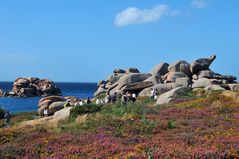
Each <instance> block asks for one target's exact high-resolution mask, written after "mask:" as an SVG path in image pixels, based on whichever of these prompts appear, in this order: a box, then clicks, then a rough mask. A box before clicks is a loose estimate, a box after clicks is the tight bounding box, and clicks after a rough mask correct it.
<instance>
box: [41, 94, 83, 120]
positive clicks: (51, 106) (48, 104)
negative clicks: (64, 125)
mask: <svg viewBox="0 0 239 159" xmlns="http://www.w3.org/2000/svg"><path fill="white" fill-rule="evenodd" d="M78 100H79V98H77V97H74V96H66V97H62V96H48V97H44V98H42V99H40V100H39V103H38V113H39V115H40V116H44V109H48V110H49V113H50V114H49V115H53V114H54V113H55V112H57V111H59V110H61V109H63V108H64V105H65V104H66V101H67V102H69V104H70V105H72V106H74V105H75V103H76V101H78Z"/></svg>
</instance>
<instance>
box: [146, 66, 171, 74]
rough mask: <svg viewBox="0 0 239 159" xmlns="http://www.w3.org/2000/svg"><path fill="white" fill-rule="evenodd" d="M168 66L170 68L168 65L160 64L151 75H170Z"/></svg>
mask: <svg viewBox="0 0 239 159" xmlns="http://www.w3.org/2000/svg"><path fill="white" fill-rule="evenodd" d="M168 66H169V64H168V63H160V64H158V65H156V66H155V67H154V68H153V69H152V70H151V71H150V73H151V74H152V75H157V74H159V75H161V76H163V75H165V74H167V73H168Z"/></svg>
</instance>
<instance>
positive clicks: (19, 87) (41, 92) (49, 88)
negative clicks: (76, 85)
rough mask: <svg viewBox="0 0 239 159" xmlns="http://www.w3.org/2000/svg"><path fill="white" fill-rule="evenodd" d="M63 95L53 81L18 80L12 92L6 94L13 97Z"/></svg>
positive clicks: (32, 78) (37, 79)
mask: <svg viewBox="0 0 239 159" xmlns="http://www.w3.org/2000/svg"><path fill="white" fill-rule="evenodd" d="M50 95H61V90H60V88H58V87H57V86H56V85H55V84H54V82H53V81H51V80H49V79H39V78H35V77H31V78H21V77H20V78H18V79H16V80H15V81H14V83H13V88H12V91H11V92H7V93H5V96H12V97H35V96H50Z"/></svg>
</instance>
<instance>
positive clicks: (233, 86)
mask: <svg viewBox="0 0 239 159" xmlns="http://www.w3.org/2000/svg"><path fill="white" fill-rule="evenodd" d="M228 87H229V88H230V90H231V91H239V84H228Z"/></svg>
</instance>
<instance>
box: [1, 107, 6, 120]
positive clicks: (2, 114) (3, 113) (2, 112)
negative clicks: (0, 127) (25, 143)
mask: <svg viewBox="0 0 239 159" xmlns="http://www.w3.org/2000/svg"><path fill="white" fill-rule="evenodd" d="M5 113H6V111H5V110H4V109H3V108H2V107H0V119H3V117H4V115H5Z"/></svg>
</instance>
